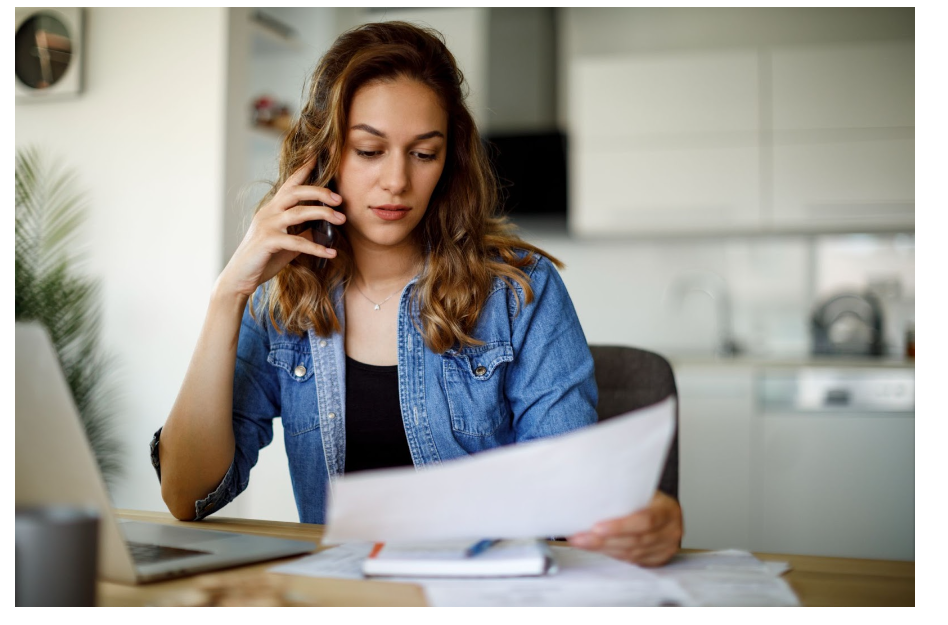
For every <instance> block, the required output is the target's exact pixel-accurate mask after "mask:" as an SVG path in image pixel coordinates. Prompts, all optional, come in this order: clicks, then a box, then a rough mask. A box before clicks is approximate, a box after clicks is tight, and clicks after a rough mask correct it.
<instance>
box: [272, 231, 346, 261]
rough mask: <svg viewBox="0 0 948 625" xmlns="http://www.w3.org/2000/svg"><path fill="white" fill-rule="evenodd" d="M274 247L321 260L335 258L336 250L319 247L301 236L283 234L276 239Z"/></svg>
mask: <svg viewBox="0 0 948 625" xmlns="http://www.w3.org/2000/svg"><path fill="white" fill-rule="evenodd" d="M277 239H278V240H277V241H276V242H275V243H276V245H277V246H278V247H279V249H280V250H283V251H289V252H297V253H300V254H309V255H311V256H319V257H321V258H335V257H336V250H334V249H332V248H329V247H325V246H323V245H320V244H319V243H315V242H313V241H311V240H310V239H309V238H308V237H305V236H302V235H294V234H285V235H282V236H279V237H277Z"/></svg>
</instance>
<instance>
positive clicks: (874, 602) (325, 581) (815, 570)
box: [98, 510, 915, 606]
mask: <svg viewBox="0 0 948 625" xmlns="http://www.w3.org/2000/svg"><path fill="white" fill-rule="evenodd" d="M117 512H118V514H119V516H120V517H121V518H125V519H131V520H138V521H154V522H160V523H180V521H176V520H175V519H174V518H173V517H172V516H171V515H170V514H168V513H163V512H140V511H135V510H118V511H117ZM186 525H188V526H190V527H195V526H197V527H201V528H204V529H213V530H222V531H238V532H244V533H247V534H261V535H265V536H278V537H282V538H292V539H297V540H307V541H311V542H313V543H317V544H318V543H319V542H320V539H321V538H322V533H323V527H322V526H321V525H309V524H303V523H285V522H280V521H252V520H245V519H231V518H217V519H214V518H212V519H211V520H205V521H202V522H201V523H199V524H193V523H188V524H186ZM686 551H688V550H686ZM754 555H756V556H757V557H758V558H760V559H761V560H778V561H782V562H789V563H790V566H791V567H792V568H791V570H790V572H788V573H786V574H784V576H783V577H784V579H786V580H787V581H788V582H789V584H790V586H791V587H792V588H793V590H794V592H796V594H797V596H798V597H799V598H800V602H801V603H802V604H803V605H804V606H914V605H915V563H914V562H901V561H889V560H862V559H856V558H827V557H819V556H800V555H789V554H770V553H755V554H754ZM296 557H298V556H293V558H296ZM293 558H289V559H288V560H291V559H293ZM278 562H279V561H276V560H270V561H268V562H263V563H260V564H254V565H249V566H242V567H238V568H234V569H228V570H225V571H218V572H214V573H206V574H203V575H198V576H193V577H185V578H181V579H175V580H169V581H163V582H154V583H151V584H143V585H140V586H127V585H123V584H115V583H111V582H104V581H101V582H99V586H98V602H99V605H103V606H139V605H195V604H200V603H201V602H203V601H206V600H207V599H208V597H211V596H212V597H213V598H214V599H215V600H216V602H217V603H227V602H228V601H237V602H240V603H248V602H249V603H254V602H256V603H262V604H267V603H269V602H271V601H274V600H276V598H279V600H280V602H281V603H283V604H289V605H316V606H424V605H425V598H424V594H423V593H422V591H421V588H420V587H418V586H415V585H412V584H401V583H394V582H378V581H370V580H345V579H329V578H311V577H302V576H295V575H281V574H276V573H270V572H268V569H270V568H272V567H273V566H275V565H276V564H277V563H278ZM248 589H250V590H248ZM228 593H229V594H228ZM248 597H249V598H248Z"/></svg>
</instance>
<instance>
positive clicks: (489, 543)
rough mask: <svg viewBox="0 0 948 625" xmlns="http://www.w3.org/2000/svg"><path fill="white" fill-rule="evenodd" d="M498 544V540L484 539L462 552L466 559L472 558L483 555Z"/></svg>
mask: <svg viewBox="0 0 948 625" xmlns="http://www.w3.org/2000/svg"><path fill="white" fill-rule="evenodd" d="M499 542H500V539H497V538H485V539H484V540H479V541H477V542H476V543H474V544H473V545H471V546H470V547H468V548H467V551H465V552H464V555H466V556H467V557H468V558H473V557H474V556H476V555H479V554H482V553H484V552H485V551H487V550H488V549H490V548H491V547H493V546H494V545H496V544H497V543H499Z"/></svg>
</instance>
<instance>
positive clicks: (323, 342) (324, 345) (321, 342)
mask: <svg viewBox="0 0 948 625" xmlns="http://www.w3.org/2000/svg"><path fill="white" fill-rule="evenodd" d="M319 346H320V347H326V340H325V339H323V340H321V341H320V342H319Z"/></svg>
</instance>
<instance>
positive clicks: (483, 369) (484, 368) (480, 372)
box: [474, 365, 487, 375]
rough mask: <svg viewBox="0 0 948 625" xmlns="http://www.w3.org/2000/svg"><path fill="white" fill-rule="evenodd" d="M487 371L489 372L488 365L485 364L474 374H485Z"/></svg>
mask: <svg viewBox="0 0 948 625" xmlns="http://www.w3.org/2000/svg"><path fill="white" fill-rule="evenodd" d="M485 373H487V367H485V366H483V365H482V366H480V367H478V368H477V369H475V370H474V375H484V374H485Z"/></svg>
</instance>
